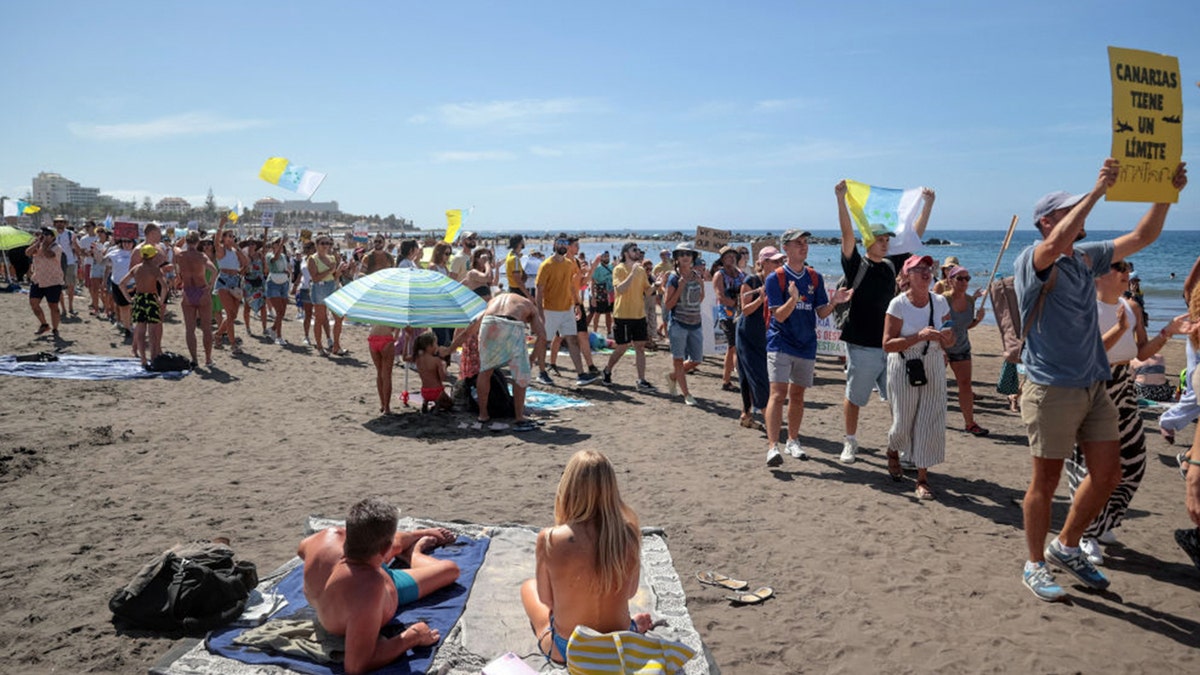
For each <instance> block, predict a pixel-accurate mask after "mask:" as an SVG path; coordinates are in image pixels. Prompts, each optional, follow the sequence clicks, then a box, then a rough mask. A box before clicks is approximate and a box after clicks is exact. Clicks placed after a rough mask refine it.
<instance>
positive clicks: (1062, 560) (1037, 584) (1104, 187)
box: [1014, 158, 1187, 601]
mask: <svg viewBox="0 0 1200 675" xmlns="http://www.w3.org/2000/svg"><path fill="white" fill-rule="evenodd" d="M1119 170H1120V166H1119V164H1118V162H1117V160H1115V159H1111V158H1110V159H1107V160H1105V162H1104V166H1103V167H1102V168H1101V169H1100V175H1099V177H1098V178H1097V180H1096V184H1095V186H1094V187H1093V188H1092V190H1091V191H1090V192H1087V193H1085V194H1080V195H1071V194H1068V193H1066V192H1052V193H1050V194H1048V195H1046V196H1045V197H1042V198H1041V199H1040V200H1038V202H1037V204H1036V205H1035V206H1034V213H1033V221H1034V226H1035V227H1037V228H1038V231H1039V232H1040V233H1041V235H1042V240H1041V241H1039V242H1037V243H1035V244H1033V245H1032V246H1030V247H1028V248H1026V249H1025V250H1023V251H1021V253H1020V254H1019V255H1018V256H1017V261H1016V263H1015V266H1016V277H1015V282H1014V284H1015V289H1016V293H1017V302H1018V304H1019V306H1020V309H1021V323H1022V325H1023V326H1029V327H1030V328H1029V335H1028V337H1027V338H1026V339H1025V347H1024V349H1023V350H1022V352H1021V362H1022V363H1023V364H1025V371H1026V382H1025V385H1024V386H1023V387H1022V392H1021V421H1022V422H1023V423H1024V424H1025V427H1026V431H1027V433H1028V436H1029V449H1030V451H1031V453H1032V455H1033V476H1032V478H1031V479H1030V482H1029V489H1028V491H1027V492H1026V493H1025V501H1024V503H1023V505H1022V506H1023V510H1024V514H1025V539H1026V543H1027V544H1028V546H1029V559H1028V561H1026V563H1025V572H1024V583H1025V586H1026V587H1027V588H1029V590H1030V591H1032V592H1033V594H1034V595H1036V596H1037V597H1038V598H1039V599H1041V600H1046V601H1053V600H1059V599H1062V598H1063V597H1064V596H1065V594H1066V593H1065V591H1063V589H1062V587H1061V586H1059V585H1058V583H1057V582H1056V581H1055V580H1054V577H1053V576H1052V575H1051V574H1050V571H1049V569H1048V568H1047V567H1046V562H1047V561H1049V562H1050V563H1052V564H1053V565H1055V566H1056V567H1059V568H1061V569H1063V570H1064V571H1066V572H1068V573H1070V574H1071V575H1072V576H1074V577H1075V578H1076V579H1078V580H1079V582H1080V583H1082V584H1084V585H1086V586H1089V587H1091V588H1096V589H1104V588H1107V587H1108V579H1107V578H1106V577H1105V576H1104V575H1103V574H1102V573H1100V571H1099V570H1097V569H1096V568H1095V567H1094V566H1093V565H1092V563H1091V562H1089V561H1088V559H1087V557H1086V556H1085V555H1083V553H1082V552H1081V551H1080V550H1079V539H1080V537H1081V536H1082V535H1083V531H1084V528H1085V527H1087V525H1088V523H1090V522H1091V521H1092V519H1094V518H1095V517H1096V514H1098V513H1099V512H1100V509H1101V508H1103V507H1104V504H1105V502H1106V501H1107V500H1108V496H1109V495H1110V494H1111V493H1112V491H1113V488H1115V487H1116V486H1117V483H1118V482H1119V481H1120V479H1121V464H1120V438H1119V435H1118V432H1117V411H1116V408H1115V407H1114V406H1113V403H1112V399H1110V398H1109V396H1108V392H1107V390H1106V388H1105V383H1106V381H1107V380H1108V378H1109V376H1110V375H1109V368H1108V357H1107V356H1106V355H1105V352H1104V344H1103V342H1102V341H1101V339H1100V327H1099V322H1098V319H1097V314H1096V286H1095V283H1094V281H1093V278H1094V277H1097V276H1100V275H1102V274H1104V273H1105V272H1107V271H1108V269H1109V266H1110V265H1111V263H1112V262H1113V261H1115V260H1122V259H1124V258H1127V257H1129V256H1131V255H1133V254H1134V253H1137V252H1138V251H1140V250H1142V249H1143V248H1145V247H1147V246H1149V245H1150V244H1151V243H1153V242H1154V240H1155V239H1157V238H1158V235H1159V233H1161V232H1162V228H1163V222H1164V221H1165V220H1166V217H1167V210H1168V209H1169V208H1170V204H1155V205H1153V206H1151V207H1150V210H1149V211H1147V212H1146V215H1145V216H1143V217H1142V219H1141V220H1140V221H1138V224H1137V226H1136V227H1135V228H1134V229H1133V231H1131V232H1129V233H1128V234H1123V235H1121V236H1119V237H1117V238H1116V239H1113V240H1111V241H1103V242H1099V243H1089V244H1077V242H1079V241H1080V240H1082V239H1083V238H1084V237H1085V236H1086V235H1087V232H1086V231H1085V230H1084V221H1085V220H1086V218H1087V216H1088V213H1090V212H1091V210H1092V207H1093V206H1095V205H1096V202H1098V201H1100V199H1102V198H1103V197H1104V194H1105V192H1107V191H1108V188H1109V187H1111V186H1112V185H1113V184H1114V183H1116V181H1117V176H1118V173H1119ZM1172 183H1173V185H1174V186H1175V188H1176V189H1183V187H1184V186H1185V185H1187V171H1186V169H1185V167H1184V165H1183V164H1182V163H1181V164H1180V165H1179V168H1178V169H1176V172H1175V175H1174V177H1173V179H1172ZM1076 442H1078V444H1079V447H1080V449H1081V450H1082V452H1083V455H1084V458H1085V461H1086V462H1087V467H1088V477H1087V478H1086V479H1084V481H1083V482H1082V483H1081V484H1080V485H1079V488H1078V489H1077V490H1076V492H1075V498H1074V501H1073V502H1072V504H1071V508H1070V510H1069V511H1068V512H1067V519H1066V521H1065V522H1064V523H1063V527H1062V531H1061V533H1060V534H1059V535H1058V537H1056V538H1055V539H1054V540H1052V541H1051V542H1050V545H1049V546H1046V547H1045V549H1044V550H1043V548H1042V547H1043V546H1044V545H1045V543H1046V535H1047V533H1048V532H1049V531H1050V506H1051V504H1052V502H1053V500H1054V491H1055V489H1056V488H1057V487H1058V482H1059V478H1060V477H1061V475H1062V468H1063V460H1065V459H1066V458H1067V457H1070V456H1071V452H1072V449H1073V446H1074V444H1075V443H1076Z"/></svg>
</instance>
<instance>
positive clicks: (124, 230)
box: [113, 220, 138, 241]
mask: <svg viewBox="0 0 1200 675" xmlns="http://www.w3.org/2000/svg"><path fill="white" fill-rule="evenodd" d="M113 239H133V240H134V241H136V240H137V239H138V224H137V223H129V222H125V221H123V220H118V221H117V222H115V223H113Z"/></svg>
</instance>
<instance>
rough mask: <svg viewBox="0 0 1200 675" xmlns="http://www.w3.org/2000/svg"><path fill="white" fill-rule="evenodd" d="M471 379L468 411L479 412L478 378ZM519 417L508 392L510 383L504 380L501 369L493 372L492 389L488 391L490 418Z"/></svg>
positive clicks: (467, 381) (468, 385)
mask: <svg viewBox="0 0 1200 675" xmlns="http://www.w3.org/2000/svg"><path fill="white" fill-rule="evenodd" d="M478 377H479V376H478V375H476V376H474V377H469V378H467V380H466V384H467V410H470V411H471V412H473V413H478V412H479V400H478V397H477V394H476V392H475V382H476V378H478ZM516 416H517V406H516V403H515V402H514V401H513V397H512V393H511V392H509V391H508V381H507V380H505V379H504V375H503V373H501V372H500V369H499V368H496V369H495V370H493V371H492V388H491V389H489V390H488V418H489V419H508V418H512V417H516Z"/></svg>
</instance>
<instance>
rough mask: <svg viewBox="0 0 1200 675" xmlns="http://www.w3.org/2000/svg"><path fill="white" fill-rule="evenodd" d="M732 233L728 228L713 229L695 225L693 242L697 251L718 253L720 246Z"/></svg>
mask: <svg viewBox="0 0 1200 675" xmlns="http://www.w3.org/2000/svg"><path fill="white" fill-rule="evenodd" d="M732 236H733V233H732V232H730V231H729V230H714V229H712V228H711V227H697V228H696V241H695V243H694V244H693V245H694V246H695V247H696V250H697V251H712V252H713V253H718V252H720V250H721V247H722V246H725V245H727V244H728V243H729V239H730V237H732Z"/></svg>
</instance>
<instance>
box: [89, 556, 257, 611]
mask: <svg viewBox="0 0 1200 675" xmlns="http://www.w3.org/2000/svg"><path fill="white" fill-rule="evenodd" d="M257 585H258V569H257V568H256V567H255V565H254V563H252V562H249V561H246V560H241V561H234V559H233V549H232V548H230V547H229V546H227V545H225V544H220V543H215V542H193V543H190V544H180V545H177V546H175V547H173V548H171V549H169V550H167V551H164V552H163V553H161V554H159V555H158V556H156V557H155V558H154V559H153V560H151V561H150V562H149V563H147V564H146V565H145V566H144V567H142V569H141V570H139V571H138V573H137V575H135V576H134V578H133V580H132V581H131V582H129V584H128V585H126V586H125V587H124V588H122V589H120V590H118V591H117V592H116V593H114V594H113V596H112V598H110V599H109V601H108V608H109V610H111V611H112V613H113V615H114V616H116V617H118V618H120V619H124V620H125V621H126V622H128V623H130V624H133V625H134V626H137V627H140V628H149V629H153V630H185V631H193V630H209V629H212V628H215V627H217V626H221V625H224V624H226V623H229V622H230V621H233V620H234V619H236V618H237V617H238V616H240V615H241V613H242V611H243V610H244V609H245V608H246V599H247V598H249V597H250V591H251V590H253V589H254V587H255V586H257Z"/></svg>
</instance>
